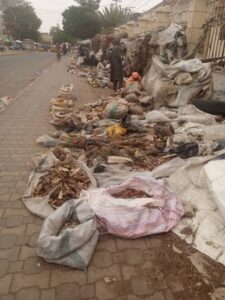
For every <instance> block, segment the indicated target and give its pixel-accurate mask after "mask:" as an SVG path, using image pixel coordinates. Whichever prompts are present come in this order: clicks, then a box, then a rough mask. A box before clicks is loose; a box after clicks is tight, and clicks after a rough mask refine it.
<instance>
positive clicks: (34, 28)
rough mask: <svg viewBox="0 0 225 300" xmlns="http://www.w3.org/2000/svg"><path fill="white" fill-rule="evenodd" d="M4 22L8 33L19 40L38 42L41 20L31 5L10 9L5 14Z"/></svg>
mask: <svg viewBox="0 0 225 300" xmlns="http://www.w3.org/2000/svg"><path fill="white" fill-rule="evenodd" d="M3 20H4V22H5V27H6V29H7V31H8V33H9V34H10V35H11V36H12V37H13V38H14V39H18V40H23V39H32V40H35V41H38V40H39V38H40V33H39V32H38V29H39V27H40V26H41V20H40V19H39V18H38V17H37V15H36V13H35V11H34V9H33V7H32V6H31V5H29V4H26V3H25V4H23V5H19V6H11V7H8V8H7V9H6V10H5V11H4V13H3Z"/></svg>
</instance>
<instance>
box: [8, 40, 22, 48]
mask: <svg viewBox="0 0 225 300" xmlns="http://www.w3.org/2000/svg"><path fill="white" fill-rule="evenodd" d="M10 49H11V50H24V46H23V43H22V42H21V41H19V40H17V41H14V42H13V44H12V46H11V47H10Z"/></svg>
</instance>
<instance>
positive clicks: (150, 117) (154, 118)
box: [145, 110, 170, 123]
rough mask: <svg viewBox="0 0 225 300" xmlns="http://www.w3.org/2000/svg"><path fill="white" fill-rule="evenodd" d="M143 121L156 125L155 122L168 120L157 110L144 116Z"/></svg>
mask: <svg viewBox="0 0 225 300" xmlns="http://www.w3.org/2000/svg"><path fill="white" fill-rule="evenodd" d="M145 119H146V120H147V121H148V122H152V123H156V122H168V121H170V119H169V118H168V117H167V116H166V115H165V114H164V113H163V112H161V111H159V110H152V111H150V112H148V113H146V114H145Z"/></svg>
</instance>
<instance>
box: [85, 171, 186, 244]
mask: <svg viewBox="0 0 225 300" xmlns="http://www.w3.org/2000/svg"><path fill="white" fill-rule="evenodd" d="M127 188H132V189H135V190H140V191H144V192H145V193H146V194H148V195H149V196H150V197H149V198H135V199H122V198H114V197H113V196H112V195H113V194H115V193H118V192H121V191H123V190H127ZM83 196H85V198H87V200H88V201H89V204H90V206H91V208H92V209H93V210H94V212H95V214H96V216H97V219H98V224H99V227H100V231H103V232H107V233H110V234H113V235H116V236H119V237H123V238H138V237H142V236H146V235H150V234H156V233H161V232H167V231H169V230H170V229H172V228H173V227H174V226H175V225H177V223H178V222H179V220H180V219H181V217H182V215H183V206H182V203H181V201H180V200H179V199H178V198H177V197H176V195H175V194H173V193H171V192H170V191H168V190H167V189H166V187H165V185H164V184H163V183H162V181H160V180H155V179H154V178H151V177H147V178H143V177H135V178H132V179H129V180H127V181H126V182H124V183H123V184H121V185H116V186H112V187H108V188H98V189H92V190H88V191H84V192H83Z"/></svg>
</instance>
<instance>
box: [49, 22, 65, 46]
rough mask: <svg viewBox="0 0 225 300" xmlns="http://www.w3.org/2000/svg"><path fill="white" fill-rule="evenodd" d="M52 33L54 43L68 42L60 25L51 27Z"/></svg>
mask: <svg viewBox="0 0 225 300" xmlns="http://www.w3.org/2000/svg"><path fill="white" fill-rule="evenodd" d="M50 34H51V36H52V38H53V43H54V44H62V43H64V42H67V40H68V39H67V37H66V35H65V33H64V31H63V30H62V29H60V27H59V25H57V26H53V27H52V28H51V29H50Z"/></svg>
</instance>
